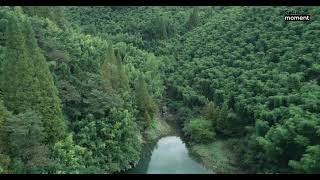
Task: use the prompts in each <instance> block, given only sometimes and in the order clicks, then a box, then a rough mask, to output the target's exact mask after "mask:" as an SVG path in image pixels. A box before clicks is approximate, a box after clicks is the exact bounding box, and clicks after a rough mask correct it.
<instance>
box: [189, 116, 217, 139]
mask: <svg viewBox="0 0 320 180" xmlns="http://www.w3.org/2000/svg"><path fill="white" fill-rule="evenodd" d="M183 130H184V133H185V134H186V135H187V136H189V137H190V139H191V140H192V141H194V142H196V143H209V142H212V141H213V140H214V139H215V135H216V134H215V132H214V129H213V128H212V125H211V122H210V121H208V120H206V119H203V118H196V119H191V120H189V122H186V124H185V125H184V128H183Z"/></svg>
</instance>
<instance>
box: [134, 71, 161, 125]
mask: <svg viewBox="0 0 320 180" xmlns="http://www.w3.org/2000/svg"><path fill="white" fill-rule="evenodd" d="M135 99H136V104H137V109H138V120H139V121H140V123H142V125H143V127H144V128H147V127H150V125H151V121H152V119H153V116H154V114H155V112H156V110H157V107H156V104H155V103H154V101H153V99H152V97H151V96H150V95H149V92H148V90H147V85H146V82H145V81H144V78H143V75H142V74H140V75H139V77H138V79H137V83H136V87H135Z"/></svg>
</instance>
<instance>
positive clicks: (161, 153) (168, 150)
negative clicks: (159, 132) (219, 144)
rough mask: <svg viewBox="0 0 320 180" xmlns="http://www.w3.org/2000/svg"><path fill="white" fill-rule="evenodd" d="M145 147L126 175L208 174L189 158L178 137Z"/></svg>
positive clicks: (163, 139) (162, 139)
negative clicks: (133, 166) (141, 155)
mask: <svg viewBox="0 0 320 180" xmlns="http://www.w3.org/2000/svg"><path fill="white" fill-rule="evenodd" d="M150 149H151V147H150V146H149V147H146V148H145V151H144V152H143V157H142V159H141V160H140V162H139V164H138V165H137V166H136V167H135V168H133V169H131V170H129V171H128V172H127V173H139V174H208V173H210V172H209V171H208V170H206V169H205V168H204V167H202V166H201V165H200V164H199V163H198V162H196V161H194V160H193V159H191V158H190V156H189V154H188V149H187V148H186V145H185V144H184V143H183V141H182V140H181V139H180V137H177V136H169V137H164V138H161V139H160V140H159V141H158V142H157V144H156V145H153V148H152V149H153V151H151V150H152V149H151V150H150Z"/></svg>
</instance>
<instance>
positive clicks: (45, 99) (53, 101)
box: [24, 21, 65, 142]
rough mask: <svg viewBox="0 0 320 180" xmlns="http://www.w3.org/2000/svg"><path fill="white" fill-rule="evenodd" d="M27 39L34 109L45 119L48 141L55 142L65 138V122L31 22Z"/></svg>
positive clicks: (26, 23)
mask: <svg viewBox="0 0 320 180" xmlns="http://www.w3.org/2000/svg"><path fill="white" fill-rule="evenodd" d="M24 24H25V37H26V44H27V45H28V46H27V51H28V56H29V58H30V59H31V61H32V64H33V70H34V80H35V86H36V91H35V92H33V93H34V99H35V101H34V102H33V103H34V104H33V107H32V109H33V110H34V111H36V112H39V114H40V115H42V117H43V125H44V128H45V132H46V134H47V140H48V141H50V142H55V141H57V140H59V139H61V138H63V137H64V133H65V122H64V119H63V115H62V107H61V100H60V99H59V96H58V90H57V88H56V86H55V84H54V81H53V77H52V75H51V72H50V70H49V67H48V65H47V62H46V59H45V57H44V55H43V54H42V52H41V50H40V48H39V46H38V44H37V41H36V38H35V35H34V31H33V29H32V27H31V24H30V22H29V21H26V22H25V23H24Z"/></svg>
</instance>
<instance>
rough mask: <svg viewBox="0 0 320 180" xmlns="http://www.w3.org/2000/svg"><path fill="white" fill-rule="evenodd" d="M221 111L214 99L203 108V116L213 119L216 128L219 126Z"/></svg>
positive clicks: (212, 122)
mask: <svg viewBox="0 0 320 180" xmlns="http://www.w3.org/2000/svg"><path fill="white" fill-rule="evenodd" d="M219 113H220V110H219V107H217V106H216V105H215V104H214V103H213V102H212V101H210V102H209V103H207V104H206V105H205V106H204V107H203V109H202V114H203V116H204V117H205V118H206V119H208V120H210V121H211V124H212V126H213V128H216V126H217V120H218V118H219Z"/></svg>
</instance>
